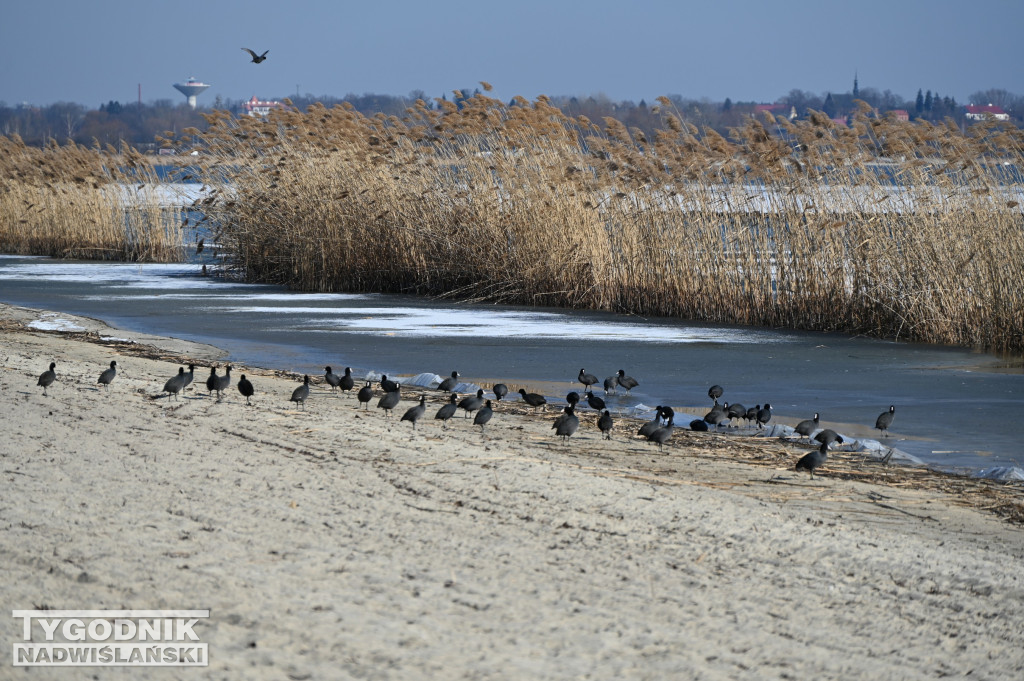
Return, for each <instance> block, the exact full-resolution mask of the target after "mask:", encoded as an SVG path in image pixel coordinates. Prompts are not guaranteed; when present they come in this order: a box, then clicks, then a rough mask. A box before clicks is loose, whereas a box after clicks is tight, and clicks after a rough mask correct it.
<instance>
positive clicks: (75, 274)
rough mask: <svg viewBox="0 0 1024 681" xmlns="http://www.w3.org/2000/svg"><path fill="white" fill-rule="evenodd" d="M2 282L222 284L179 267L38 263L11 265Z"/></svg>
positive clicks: (152, 285)
mask: <svg viewBox="0 0 1024 681" xmlns="http://www.w3.org/2000/svg"><path fill="white" fill-rule="evenodd" d="M0 280H5V281H61V282H69V283H76V282H82V283H90V284H101V285H102V284H107V285H111V286H125V287H131V288H155V289H187V288H203V289H208V288H214V287H216V286H223V282H221V281H219V280H217V279H213V278H210V277H203V276H201V268H200V267H199V266H198V265H188V264H182V263H170V264H167V263H147V264H137V263H65V262H52V261H41V262H38V263H21V264H17V265H10V266H6V267H4V268H3V270H0Z"/></svg>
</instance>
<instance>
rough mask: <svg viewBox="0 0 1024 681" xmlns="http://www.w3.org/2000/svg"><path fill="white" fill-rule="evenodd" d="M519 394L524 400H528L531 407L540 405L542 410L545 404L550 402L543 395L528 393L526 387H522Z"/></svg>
mask: <svg viewBox="0 0 1024 681" xmlns="http://www.w3.org/2000/svg"><path fill="white" fill-rule="evenodd" d="M519 394H520V395H522V396H523V402H526V403H527V404H528V405H530V406H531V407H540V408H541V411H543V410H544V405H545V404H547V403H548V401H547V400H546V399H545V398H544V396H543V395H538V394H537V393H528V392H526V389H525V388H520V389H519Z"/></svg>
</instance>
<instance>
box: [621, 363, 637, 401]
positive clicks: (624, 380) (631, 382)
mask: <svg viewBox="0 0 1024 681" xmlns="http://www.w3.org/2000/svg"><path fill="white" fill-rule="evenodd" d="M618 381H619V385H621V386H622V387H623V388H625V389H626V394H627V395H628V394H629V391H630V390H632V389H633V388H635V387H637V386H638V385H640V384H639V383H638V382H637V380H636V379H635V378H633V377H632V376H627V375H626V371H625V370H624V369H619V374H618Z"/></svg>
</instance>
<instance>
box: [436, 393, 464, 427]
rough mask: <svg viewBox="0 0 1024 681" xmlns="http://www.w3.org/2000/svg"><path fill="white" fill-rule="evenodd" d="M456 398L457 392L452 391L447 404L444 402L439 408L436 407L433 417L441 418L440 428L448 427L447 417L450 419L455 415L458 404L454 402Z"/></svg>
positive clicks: (457, 397)
mask: <svg viewBox="0 0 1024 681" xmlns="http://www.w3.org/2000/svg"><path fill="white" fill-rule="evenodd" d="M458 399H459V396H458V394H457V393H452V397H451V400H450V401H449V402H448V404H446V405H444V406H443V407H441V408H440V409H438V410H437V414H435V415H434V419H435V420H437V419H441V427H442V428H447V427H448V419H450V418H451V417H453V416H455V411H456V410H457V409H458V408H459V407H458V405H457V404H455V402H456V400H458Z"/></svg>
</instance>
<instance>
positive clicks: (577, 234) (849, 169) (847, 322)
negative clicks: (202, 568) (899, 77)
mask: <svg viewBox="0 0 1024 681" xmlns="http://www.w3.org/2000/svg"><path fill="white" fill-rule="evenodd" d="M485 89H486V88H485ZM661 105H662V108H661V111H660V113H661V114H662V115H663V120H664V123H665V127H664V129H663V130H661V131H659V132H658V134H657V136H656V139H653V140H651V139H647V138H646V137H645V136H644V134H643V133H642V132H640V131H638V130H627V129H626V128H625V127H624V126H623V125H622V124H621V123H620V122H618V121H615V120H612V119H607V120H605V121H604V124H603V126H598V125H596V124H594V123H592V122H591V121H587V120H585V119H571V118H568V117H566V116H565V115H564V114H563V113H562V112H561V111H560V110H558V109H556V108H554V107H552V106H550V104H549V103H548V102H547V100H546V99H545V98H543V97H542V98H540V99H538V100H537V101H534V102H528V101H526V100H524V99H517V100H516V102H515V104H514V105H511V106H509V105H505V104H503V103H502V102H499V101H497V100H494V99H491V98H489V97H487V96H485V95H478V96H475V97H473V98H472V99H469V100H466V101H465V102H464V103H463V106H462V107H461V108H460V107H456V106H455V105H453V104H451V103H450V102H445V101H442V102H440V108H439V109H431V108H428V107H427V106H426V105H425V104H424V103H423V102H418V103H417V104H416V106H414V107H412V108H410V109H409V111H408V113H407V116H405V117H404V118H403V119H401V120H400V119H398V118H395V117H385V116H383V115H380V116H377V117H374V118H367V117H364V116H362V115H360V114H358V113H356V112H354V111H353V110H351V109H348V108H344V107H336V108H332V109H325V108H323V107H313V108H311V109H310V110H308V111H307V112H305V113H303V112H298V111H294V110H292V111H286V112H281V113H279V114H276V115H274V116H272V117H271V118H270V120H269V121H258V120H255V119H243V120H236V119H233V118H231V117H230V116H228V115H227V114H224V113H217V114H214V115H212V116H210V117H209V119H208V120H209V124H210V125H209V129H208V131H207V132H206V133H204V134H203V135H201V141H202V143H203V144H205V145H206V147H207V148H208V150H209V152H210V154H209V158H210V159H211V160H212V165H213V166H215V167H218V166H219V167H220V170H219V171H217V172H220V173H225V171H226V176H227V183H226V184H227V185H230V186H229V187H225V190H226V191H225V192H224V193H223V194H222V195H225V196H227V195H230V196H231V200H229V201H222V202H219V203H218V204H217V205H215V206H211V207H209V209H208V214H209V215H210V217H211V218H213V219H214V220H215V221H216V223H217V224H219V225H220V227H221V229H222V232H221V234H220V237H221V239H223V240H224V241H226V242H227V243H228V244H229V247H230V249H231V250H232V251H233V253H234V254H235V256H236V259H235V260H234V261H233V263H232V265H233V266H234V267H236V268H238V270H240V271H241V272H242V274H243V275H244V276H245V277H246V278H248V279H249V280H253V281H268V282H275V283H281V284H285V285H288V286H290V287H294V288H297V289H303V290H316V291H337V290H346V291H371V290H372V291H395V292H409V293H422V294H429V295H449V296H455V297H460V298H465V299H484V300H493V301H502V302H509V303H524V304H543V305H558V306H568V307H585V308H596V309H605V310H613V311H619V312H628V313H635V314H645V315H666V316H678V317H683V318H689V319H699V320H706V321H713V322H724V323H736V324H753V325H765V326H784V327H790V328H802V329H814V330H842V331H847V332H857V333H866V334H871V335H875V336H880V337H890V338H902V339H909V340H920V341H928V342H935V343H949V344H956V345H966V346H975V347H981V348H985V349H988V350H992V351H1008V352H1020V351H1021V350H1024V293H1022V289H1021V287H1019V286H1018V285H1017V282H1018V280H1019V276H1020V273H1021V272H1022V271H1024V233H1022V213H1021V208H1020V205H1019V201H1018V199H1019V197H1020V194H1021V192H1022V186H1021V179H1020V176H1019V175H1011V174H1009V172H1007V171H1008V170H1012V169H1013V168H1020V167H1021V166H1022V161H1024V159H1022V149H1024V145H1022V141H1024V138H1022V134H1021V131H1019V130H1017V129H1014V128H1009V127H1000V126H996V125H994V124H981V125H976V126H974V127H972V128H971V129H970V130H968V131H967V133H966V134H963V133H961V132H960V131H959V130H957V129H956V128H955V126H952V125H950V126H944V125H938V126H934V125H930V124H928V123H905V122H900V121H896V120H892V119H880V118H876V117H872V116H871V115H870V112H869V111H867V110H866V109H865V110H862V111H861V112H860V113H859V114H858V115H857V117H856V119H855V121H854V123H853V125H852V126H851V127H850V128H843V127H837V126H835V125H834V124H833V123H832V121H830V120H829V119H828V118H827V117H825V116H823V115H820V114H817V113H813V114H812V115H811V117H810V118H809V120H806V121H798V122H789V121H786V120H784V119H775V118H772V117H771V116H768V117H766V119H765V120H764V121H760V120H751V121H750V122H749V123H748V124H747V125H746V126H745V127H744V128H742V129H739V130H736V131H734V133H733V135H732V138H731V139H728V140H727V139H725V138H723V137H721V136H720V135H718V134H716V133H715V132H714V131H712V130H703V131H702V130H698V129H697V128H696V127H694V126H692V125H690V124H688V123H686V122H684V121H683V120H682V119H681V117H680V116H679V115H678V113H677V112H674V111H671V110H670V109H669V108H668V106H669V102H668V101H667V100H662V101H661ZM197 132H198V131H190V134H195V133H197ZM1005 163H1008V164H1010V165H1008V166H1007V165H1002V164H1005ZM212 174H214V173H211V175H212Z"/></svg>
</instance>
